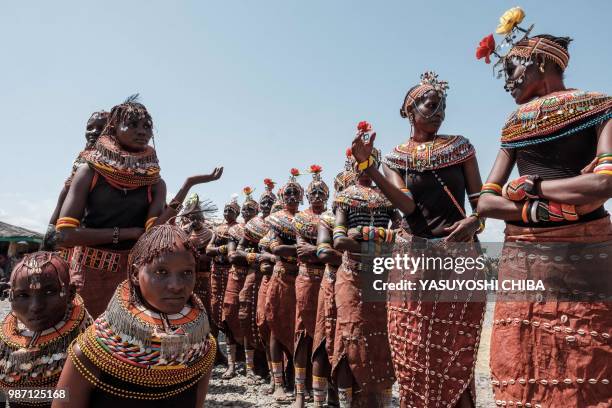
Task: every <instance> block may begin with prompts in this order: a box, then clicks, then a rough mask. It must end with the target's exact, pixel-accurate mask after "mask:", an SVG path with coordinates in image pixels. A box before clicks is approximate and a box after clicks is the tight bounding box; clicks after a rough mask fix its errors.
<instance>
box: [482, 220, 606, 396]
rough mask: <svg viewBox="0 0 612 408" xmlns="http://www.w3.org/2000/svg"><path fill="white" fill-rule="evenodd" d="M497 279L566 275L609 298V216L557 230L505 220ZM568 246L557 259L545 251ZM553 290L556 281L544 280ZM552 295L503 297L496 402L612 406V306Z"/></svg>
mask: <svg viewBox="0 0 612 408" xmlns="http://www.w3.org/2000/svg"><path fill="white" fill-rule="evenodd" d="M505 233H506V242H505V244H504V248H503V251H502V257H501V260H500V265H499V279H500V280H502V279H526V278H528V279H545V278H546V277H547V276H548V277H553V278H554V277H557V278H558V277H559V276H562V277H563V280H564V281H565V282H569V283H570V286H569V289H570V290H572V289H575V288H578V287H580V285H581V284H583V283H584V282H585V277H589V278H590V279H597V280H598V281H597V282H598V283H597V282H596V283H593V282H590V283H589V285H590V286H593V285H594V286H596V287H599V288H601V292H602V294H603V295H604V296H610V287H611V286H612V277H611V276H610V273H611V270H610V257H611V256H612V224H611V223H610V218H609V217H605V218H601V219H598V220H594V221H589V222H584V223H578V224H572V225H565V226H560V227H551V228H525V227H518V226H512V225H507V226H506V231H505ZM550 243H557V244H555V245H552V244H551V245H550V247H554V246H556V245H559V243H561V244H562V243H569V245H568V246H567V249H566V250H565V251H563V252H561V251H556V254H555V256H552V255H551V254H550V250H548V252H549V253H547V249H546V248H547V244H550ZM545 287H546V289H547V290H550V288H551V286H549V284H548V283H545ZM562 300H563V299H558V298H553V299H552V300H548V299H547V300H545V301H542V302H527V301H498V302H497V303H496V305H495V313H494V317H493V332H492V334H491V361H490V366H491V383H492V386H493V391H494V393H495V400H496V403H497V405H501V406H521V405H519V404H522V406H523V407H526V406H529V405H527V404H531V406H532V407H536V406H539V407H542V408H545V407H560V406H563V407H609V406H611V405H612V385H611V384H610V382H611V381H612V369H611V367H610V358H611V356H612V346H611V345H610V336H611V335H612V330H611V329H610V328H611V326H612V307H611V304H610V302H609V301H605V300H601V299H600V297H599V296H597V294H595V297H594V298H593V300H592V301H589V302H584V301H580V302H567V301H562Z"/></svg>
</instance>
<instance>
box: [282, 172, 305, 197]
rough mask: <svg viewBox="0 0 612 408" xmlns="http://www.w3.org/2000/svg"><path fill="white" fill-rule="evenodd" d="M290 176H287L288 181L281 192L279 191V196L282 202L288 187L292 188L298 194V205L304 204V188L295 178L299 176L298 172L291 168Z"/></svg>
mask: <svg viewBox="0 0 612 408" xmlns="http://www.w3.org/2000/svg"><path fill="white" fill-rule="evenodd" d="M290 174H291V175H290V176H289V181H287V183H285V185H284V186H283V187H282V188H281V190H280V191H279V195H280V196H281V197H282V201H283V202H284V201H285V195H286V192H287V190H288V189H289V187H294V188H296V189H297V190H298V192H299V196H298V201H299V202H300V204H302V203H303V202H304V187H302V186H301V184H300V183H298V181H297V178H298V177H299V176H301V174H300V171H299V170H298V169H296V168H292V169H291V171H290ZM281 191H282V192H281Z"/></svg>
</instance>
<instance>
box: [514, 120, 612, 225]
mask: <svg viewBox="0 0 612 408" xmlns="http://www.w3.org/2000/svg"><path fill="white" fill-rule="evenodd" d="M571 126H572V127H573V126H575V125H571ZM596 155H597V131H596V128H595V127H594V126H592V127H589V128H587V129H584V130H582V131H579V132H577V133H575V134H573V135H570V136H566V137H563V138H560V139H556V140H552V141H549V142H544V143H538V144H533V145H529V146H524V147H518V148H516V166H517V168H518V171H519V174H520V175H521V176H522V175H526V174H529V175H536V174H537V175H539V176H540V177H542V179H543V180H555V179H560V178H568V177H575V176H578V175H580V171H581V170H582V169H583V168H584V167H585V166H586V165H587V164H589V163H590V162H591V161H592V160H593V159H594V158H595V156H596ZM605 216H606V210H605V209H604V207H603V206H602V207H600V208H598V209H596V210H594V211H593V212H590V213H589V214H585V215H583V216H581V217H580V218H579V219H578V220H577V221H563V222H550V221H549V222H538V223H535V224H533V223H529V224H526V223H524V222H522V221H519V222H509V224H513V225H520V226H530V227H554V226H560V225H567V224H573V223H576V222H585V221H592V220H595V219H598V218H602V217H605Z"/></svg>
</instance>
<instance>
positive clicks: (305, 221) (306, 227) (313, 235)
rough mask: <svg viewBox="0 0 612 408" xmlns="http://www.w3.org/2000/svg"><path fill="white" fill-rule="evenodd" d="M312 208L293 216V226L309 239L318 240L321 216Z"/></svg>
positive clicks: (299, 233) (298, 232) (303, 236)
mask: <svg viewBox="0 0 612 408" xmlns="http://www.w3.org/2000/svg"><path fill="white" fill-rule="evenodd" d="M320 216H321V214H315V213H314V212H313V211H312V209H311V208H308V209H306V210H304V211H300V212H299V213H297V214H295V217H293V226H294V227H295V230H296V232H297V234H298V235H300V236H301V237H302V238H304V239H306V240H308V241H316V239H317V235H318V227H319V217H320Z"/></svg>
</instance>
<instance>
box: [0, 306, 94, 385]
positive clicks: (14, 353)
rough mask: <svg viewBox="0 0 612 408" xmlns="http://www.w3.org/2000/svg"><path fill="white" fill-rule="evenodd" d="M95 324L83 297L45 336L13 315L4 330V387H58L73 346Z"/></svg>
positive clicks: (0, 345) (0, 347)
mask: <svg viewBox="0 0 612 408" xmlns="http://www.w3.org/2000/svg"><path fill="white" fill-rule="evenodd" d="M91 323H92V320H91V317H90V316H89V313H87V311H86V310H85V307H84V306H83V299H81V297H80V296H79V295H76V296H75V298H74V299H73V301H72V303H71V304H70V306H69V307H68V310H67V311H66V315H65V317H64V318H63V319H62V321H60V322H59V323H57V324H56V325H54V326H53V327H50V328H48V329H46V330H43V331H41V332H32V331H30V330H28V329H27V328H26V327H25V326H24V325H23V324H22V323H21V322H20V321H18V320H17V318H16V317H15V315H13V314H12V313H9V314H8V315H7V316H6V317H5V318H4V320H3V321H2V325H1V326H0V386H2V387H3V388H8V387H16V386H32V387H34V386H43V385H45V386H54V385H55V384H56V383H57V380H58V379H59V375H60V373H61V371H62V367H63V366H64V361H65V360H66V350H67V349H68V347H69V346H70V343H71V342H72V340H74V339H75V338H76V337H77V336H78V335H79V334H80V333H82V332H83V331H84V330H85V328H86V327H87V326H89V325H91Z"/></svg>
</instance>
